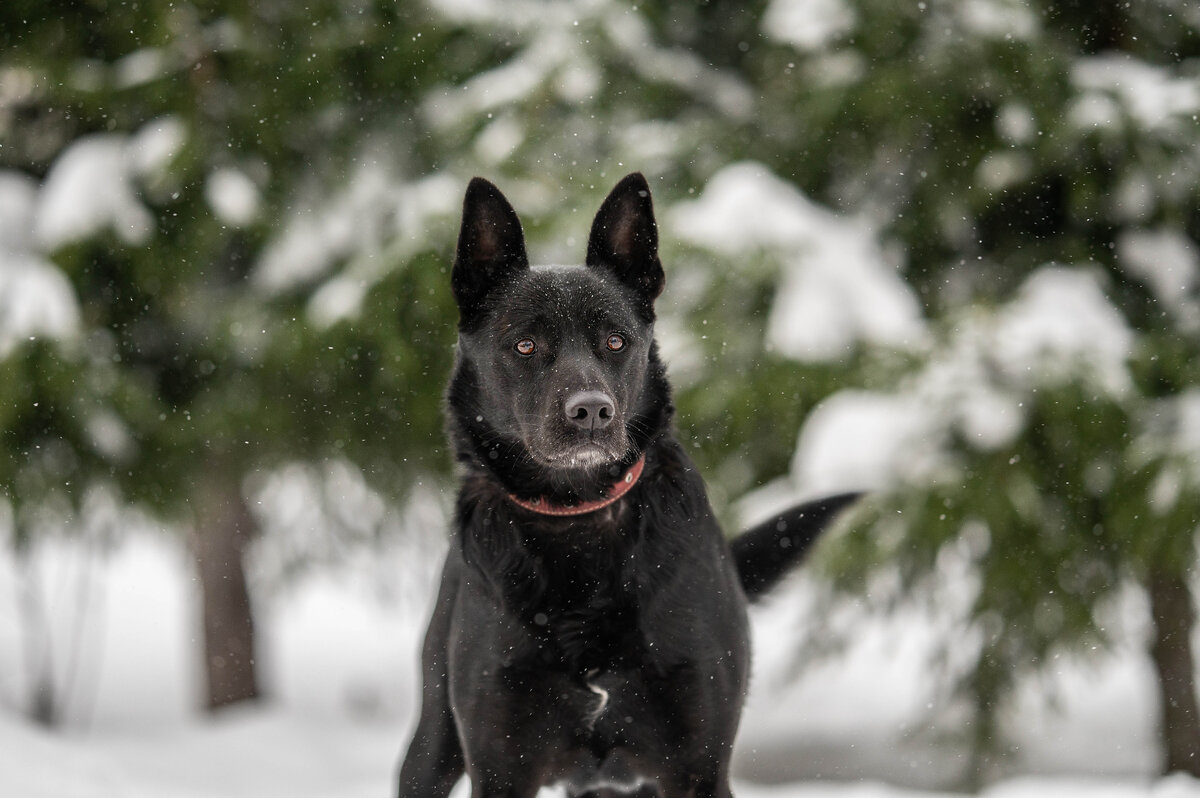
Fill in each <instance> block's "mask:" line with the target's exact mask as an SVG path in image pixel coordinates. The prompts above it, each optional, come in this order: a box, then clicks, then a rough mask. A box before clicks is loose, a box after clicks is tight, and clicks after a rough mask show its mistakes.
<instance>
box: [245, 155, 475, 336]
mask: <svg viewBox="0 0 1200 798" xmlns="http://www.w3.org/2000/svg"><path fill="white" fill-rule="evenodd" d="M380 157H382V156H380ZM382 163H383V162H382V161H381V160H379V159H378V158H376V156H375V155H373V154H372V153H371V152H369V151H364V152H363V153H361V155H360V157H359V159H358V165H357V168H356V169H355V170H354V172H353V173H352V174H351V175H350V177H349V178H348V180H347V182H346V185H345V186H343V187H342V189H341V190H340V191H337V192H336V193H334V194H332V196H326V194H325V193H324V192H322V193H321V194H319V195H315V194H314V196H311V197H309V198H308V199H307V200H305V201H301V202H298V203H297V205H296V206H295V207H294V208H293V209H292V210H291V212H290V218H289V219H288V220H287V221H286V222H285V223H284V224H283V225H282V231H281V232H280V233H279V234H278V235H277V236H276V237H275V238H274V239H273V240H272V241H271V242H270V243H269V244H267V246H266V247H265V248H264V250H263V253H262V255H261V256H260V257H259V260H258V262H257V263H256V264H255V268H254V273H253V276H252V283H253V285H254V287H255V289H256V290H257V291H259V292H261V293H262V294H265V295H268V296H270V295H274V294H280V293H285V292H287V291H291V290H294V289H296V288H297V287H299V286H302V285H304V284H305V283H311V282H318V281H321V280H325V281H326V283H327V284H326V283H322V284H321V285H320V286H319V287H318V288H317V290H316V291H315V292H314V293H313V295H312V296H311V297H310V298H309V301H308V306H307V313H308V317H309V319H310V320H311V321H312V322H314V323H315V324H316V325H317V326H318V327H328V326H329V325H332V324H334V323H336V322H338V321H340V320H342V319H347V318H354V317H355V316H356V315H357V313H358V311H359V309H360V308H361V305H362V299H363V298H364V297H365V296H366V293H367V290H368V289H369V288H370V287H371V286H373V285H374V284H375V283H377V282H378V281H379V280H380V279H382V278H383V277H384V276H385V275H386V274H387V270H388V269H389V268H390V267H391V266H392V265H393V264H395V263H401V262H404V261H405V260H406V259H408V258H409V257H411V256H412V255H413V254H415V253H417V252H419V251H421V250H422V249H424V248H427V247H430V246H432V245H433V242H435V241H437V242H438V243H439V244H440V243H441V242H444V241H446V240H452V238H451V236H452V233H451V232H450V228H449V220H450V219H451V218H452V217H454V216H455V215H456V214H457V213H458V210H459V208H460V207H461V206H460V203H461V202H462V186H463V185H465V181H460V180H458V179H457V178H455V177H454V176H453V175H450V174H446V173H436V174H432V175H429V176H427V177H424V178H420V179H417V180H413V181H404V180H401V179H398V178H397V176H396V175H395V174H392V173H390V171H389V169H387V168H384V167H383V166H381V164H382ZM339 266H340V267H341V269H340V270H338V267H339ZM331 272H333V274H330V273H331Z"/></svg>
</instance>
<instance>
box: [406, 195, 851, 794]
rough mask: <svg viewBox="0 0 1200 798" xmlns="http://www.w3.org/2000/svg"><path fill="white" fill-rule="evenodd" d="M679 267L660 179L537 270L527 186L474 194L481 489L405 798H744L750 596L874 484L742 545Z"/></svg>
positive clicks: (476, 490) (456, 441) (473, 335)
mask: <svg viewBox="0 0 1200 798" xmlns="http://www.w3.org/2000/svg"><path fill="white" fill-rule="evenodd" d="M663 282H664V279H663V269H662V265H661V263H660V262H659V258H658V232H657V227H656V224H655V221H654V214H653V207H652V204H651V199H650V190H649V186H648V185H647V184H646V181H645V179H644V178H643V177H642V176H641V175H640V174H632V175H629V176H628V177H626V178H625V179H623V180H622V181H621V182H620V183H619V184H618V185H617V186H616V188H614V189H613V191H612V192H611V193H610V194H609V196H608V198H607V199H605V201H604V203H603V204H602V206H601V208H600V211H599V212H598V213H597V215H596V219H595V221H594V222H593V225H592V231H591V235H590V236H589V240H588V247H587V257H586V265H584V266H575V267H533V268H531V267H530V266H529V262H528V257H527V255H526V252H525V244H524V237H523V234H522V232H521V226H520V222H519V221H518V219H517V215H516V213H515V212H514V211H513V209H512V207H511V206H510V205H509V203H508V201H507V200H506V199H505V198H504V196H503V195H502V194H501V193H500V191H499V190H498V189H497V188H496V187H495V186H493V185H492V184H490V183H488V182H487V181H485V180H482V179H479V178H476V179H475V180H473V181H472V182H471V184H470V186H469V187H468V190H467V195H466V199H465V200H464V203H463V224H462V231H461V233H460V236H459V242H458V250H457V256H456V260H455V264H454V270H453V275H452V283H453V290H454V294H455V297H456V299H457V301H458V305H459V311H460V321H459V345H458V350H457V354H456V359H455V364H454V372H453V375H452V377H451V380H450V386H449V389H448V392H447V415H448V427H449V432H450V437H451V440H452V443H453V445H454V449H455V453H456V456H457V459H458V461H459V464H460V468H461V470H462V483H461V488H460V491H459V496H458V502H457V507H456V513H455V527H454V534H453V539H452V543H451V548H450V551H449V553H448V555H447V558H446V564H445V567H444V570H443V575H442V584H441V588H440V591H439V595H438V598H437V602H436V604H435V608H434V612H433V617H432V618H431V620H430V624H429V629H428V632H427V633H426V638H425V645H424V649H423V654H422V669H423V679H424V692H423V699H422V708H421V717H420V720H419V722H418V725H417V728H416V731H415V733H414V736H413V740H412V742H411V744H410V746H409V749H408V753H407V755H406V757H405V760H404V763H403V765H402V767H401V771H400V793H399V794H400V796H401V798H437V797H440V796H445V795H447V794H448V792H449V791H450V788H451V787H452V786H453V785H454V783H455V782H456V781H457V780H458V779H459V778H460V776H461V775H462V774H463V773H464V772H465V773H466V774H467V775H468V776H469V778H470V780H471V784H472V793H471V794H472V795H473V796H476V798H483V797H485V796H486V797H489V798H490V797H491V796H512V797H514V798H515V797H517V796H529V797H530V798H532V796H534V795H535V794H536V793H537V791H538V789H539V788H540V787H542V786H545V785H549V784H555V783H561V784H564V785H566V787H567V790H568V793H569V794H570V795H571V796H575V797H577V798H583V796H596V797H597V798H599V797H600V796H611V795H618V794H633V795H638V796H643V797H644V798H645V797H648V796H656V795H657V796H662V798H675V797H676V796H714V797H716V796H720V797H722V798H728V796H730V792H729V756H730V749H731V746H732V743H733V738H734V734H735V732H736V730H737V725H738V719H739V716H740V714H741V707H742V702H743V699H744V696H745V690H746V680H747V677H748V671H749V637H748V629H747V620H746V603H747V597H748V596H750V597H755V596H758V595H761V594H762V593H763V592H765V591H766V590H767V589H769V587H770V586H771V585H773V584H774V583H776V582H777V581H778V580H779V579H781V578H782V577H783V575H784V574H785V573H786V572H787V571H788V569H789V568H790V567H791V566H792V565H793V564H795V563H796V562H798V561H799V560H800V559H801V557H802V556H803V553H804V551H805V550H806V549H807V548H808V546H809V544H811V542H812V541H813V539H815V538H816V536H817V534H818V533H819V532H820V530H821V528H823V527H824V526H825V525H826V523H827V522H828V521H829V520H830V518H831V517H832V516H833V515H834V514H835V513H836V512H837V511H838V510H840V509H841V508H843V507H844V506H846V505H847V504H849V503H850V502H851V501H853V499H854V497H853V496H850V495H846V496H840V497H833V498H831V499H828V500H825V501H823V502H816V503H812V504H809V505H804V506H802V507H799V508H795V509H794V510H792V511H788V512H787V513H784V514H782V515H781V516H778V517H776V518H773V519H772V520H771V521H769V522H767V523H765V524H763V525H760V526H759V527H756V528H755V529H753V530H751V531H750V532H749V533H747V535H746V536H744V537H742V538H739V539H737V540H736V541H735V542H734V543H733V547H732V549H731V548H730V545H729V544H728V543H727V542H726V540H725V538H724V537H723V536H722V534H721V531H720V529H719V528H718V526H717V523H716V520H715V519H714V517H713V513H712V509H711V508H710V507H709V504H708V499H707V496H706V493H705V489H704V484H703V482H702V481H701V479H700V477H699V475H698V473H697V471H696V467H695V466H694V465H693V464H692V462H691V461H690V460H689V458H688V457H687V455H686V453H685V452H684V450H683V448H682V447H681V446H680V445H679V443H678V442H677V441H676V440H675V438H674V435H673V433H672V430H671V417H672V413H673V408H672V406H671V394H670V389H669V387H668V384H667V380H666V374H665V370H664V368H663V365H662V362H661V360H660V359H659V355H658V348H657V345H656V344H655V342H654V321H655V315H654V300H655V299H656V298H657V297H658V295H659V293H660V292H661V291H662V287H663ZM639 462H640V463H643V465H642V471H641V472H640V473H641V476H640V479H638V480H636V481H634V480H633V478H632V475H633V474H634V473H636V464H638V463H639ZM631 469H632V470H631ZM626 475H629V476H628V478H627V479H626V478H625V477H626ZM621 483H624V485H623V487H622V488H621V489H625V488H627V489H628V492H626V493H624V494H623V495H620V497H619V498H616V499H613V497H614V496H616V495H617V494H616V493H612V491H615V490H617V486H618V485H619V484H621ZM630 485H632V487H629V486H630ZM533 501H536V502H539V503H538V504H530V502H533ZM592 503H596V504H592ZM601 505H602V506H601ZM529 507H532V508H533V509H528V508H529ZM589 508H592V509H589ZM551 510H561V511H563V512H574V511H579V510H588V511H587V512H582V513H580V514H578V515H551V514H547V512H549V511H551Z"/></svg>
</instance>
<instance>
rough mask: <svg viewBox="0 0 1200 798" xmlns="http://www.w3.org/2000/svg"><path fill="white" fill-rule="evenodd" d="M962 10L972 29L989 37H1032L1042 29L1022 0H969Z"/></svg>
mask: <svg viewBox="0 0 1200 798" xmlns="http://www.w3.org/2000/svg"><path fill="white" fill-rule="evenodd" d="M959 14H960V15H961V18H962V21H963V25H964V27H965V28H966V29H967V30H968V31H970V32H971V33H973V34H976V35H978V36H980V37H983V38H988V39H999V40H1005V41H1007V40H1013V39H1016V40H1018V41H1029V40H1032V39H1035V38H1037V35H1038V33H1039V32H1040V30H1041V28H1040V23H1039V21H1038V19H1037V17H1036V16H1035V15H1034V12H1033V11H1031V10H1030V9H1029V7H1028V6H1027V5H1025V4H1024V3H1023V2H1019V0H966V2H964V3H961V4H960V5H959Z"/></svg>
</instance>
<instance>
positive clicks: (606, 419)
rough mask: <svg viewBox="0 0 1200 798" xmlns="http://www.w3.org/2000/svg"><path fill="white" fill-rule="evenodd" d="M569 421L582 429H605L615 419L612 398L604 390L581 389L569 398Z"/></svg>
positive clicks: (565, 410)
mask: <svg viewBox="0 0 1200 798" xmlns="http://www.w3.org/2000/svg"><path fill="white" fill-rule="evenodd" d="M563 411H564V412H565V413H566V414H567V421H569V422H571V423H572V424H574V425H575V426H577V427H579V428H580V429H587V430H597V429H604V428H605V427H607V426H608V425H609V424H610V423H611V422H612V420H613V413H614V411H615V408H614V407H613V400H612V398H611V397H610V396H609V395H608V394H606V393H604V392H603V391H580V392H579V393H576V394H573V395H572V396H570V397H569V398H568V399H567V404H566V405H565V406H564V408H563Z"/></svg>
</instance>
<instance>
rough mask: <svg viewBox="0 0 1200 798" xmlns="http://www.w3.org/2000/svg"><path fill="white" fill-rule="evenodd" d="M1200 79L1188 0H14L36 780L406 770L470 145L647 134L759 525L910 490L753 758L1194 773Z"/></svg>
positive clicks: (821, 609) (511, 189) (674, 252)
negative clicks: (820, 505)
mask: <svg viewBox="0 0 1200 798" xmlns="http://www.w3.org/2000/svg"><path fill="white" fill-rule="evenodd" d="M1198 113H1200V6H1197V5H1196V4H1195V3H1192V2H1190V1H1189V0H1139V1H1138V2H1137V3H1127V2H1123V1H1118V0H1094V1H1093V2H1051V1H1050V0H1024V1H1021V0H962V1H961V2H958V1H955V0H924V1H923V2H912V3H894V2H890V1H889V2H885V1H884V0H751V1H750V2H745V1H744V0H737V1H736V2H734V0H708V1H707V2H703V1H702V0H664V1H663V2H654V3H651V2H635V1H634V0H556V1H553V2H552V1H550V0H511V1H508V2H501V1H500V0H388V1H386V2H385V1H384V0H310V1H307V2H291V1H290V0H261V1H259V2H246V1H245V0H205V1H204V2H201V0H175V2H169V3H168V2H155V1H153V0H142V1H141V2H136V1H135V0H126V1H124V2H115V0H114V1H112V2H110V1H109V0H84V1H81V2H73V3H47V2H42V1H40V0H36V1H35V0H7V2H5V3H3V4H2V5H0V541H2V544H3V552H2V553H0V739H2V740H4V741H5V742H4V745H3V746H0V749H2V750H0V763H3V762H4V760H5V757H6V756H7V757H8V758H9V762H8V764H7V765H0V787H3V786H5V785H7V787H6V789H5V790H0V791H2V792H5V794H11V795H55V796H66V795H80V796H93V795H134V794H136V795H141V794H153V795H175V794H187V795H210V794H211V795H218V794H219V795H243V794H244V795H270V794H280V795H284V794H286V795H332V794H341V795H346V794H355V795H357V794H362V795H368V794H372V795H373V794H380V791H382V792H383V794H388V793H390V790H391V788H390V786H388V782H387V780H388V779H389V778H390V773H391V769H392V767H393V765H394V763H395V761H396V758H397V756H398V754H399V751H400V749H401V747H402V745H403V744H404V742H405V740H406V739H407V734H408V728H409V723H410V721H411V719H412V718H411V712H412V707H413V705H414V702H415V699H416V695H417V691H418V690H419V685H418V681H417V676H416V673H415V670H414V667H415V662H416V656H417V652H416V649H417V646H418V644H419V635H420V631H421V627H422V626H423V621H424V614H425V612H426V602H427V601H428V599H429V590H430V586H431V585H432V584H433V580H434V576H435V574H436V571H437V567H438V559H439V557H440V554H441V552H442V551H443V550H444V546H445V534H446V513H447V509H448V507H449V506H450V504H451V502H452V496H453V480H452V477H453V475H452V469H451V458H450V456H449V454H448V452H447V450H446V446H445V443H444V438H443V433H442V421H441V395H442V388H443V384H444V382H445V380H446V377H447V375H448V372H449V366H450V363H451V360H452V357H453V342H454V336H455V323H456V311H455V308H454V306H453V302H452V299H451V295H450V291H449V287H448V269H449V265H450V258H451V257H452V253H453V244H454V240H455V236H456V233H457V224H458V214H459V210H460V207H461V198H462V193H463V190H464V188H465V185H466V182H467V181H468V180H469V179H470V177H471V176H473V175H483V176H486V177H488V178H489V179H491V180H492V181H493V182H495V183H497V184H498V185H499V186H500V187H501V188H502V189H503V191H504V192H505V193H506V195H507V196H508V197H509V199H510V200H511V201H512V202H513V204H514V206H515V207H516V209H517V211H518V213H519V214H520V216H521V218H522V221H523V223H524V224H525V227H526V235H527V238H528V241H529V244H530V252H531V256H532V258H533V260H534V261H535V262H578V261H581V260H582V255H583V248H584V242H585V236H586V234H587V230H588V225H589V224H590V222H591V219H592V215H593V214H594V212H595V210H596V208H597V207H598V205H599V202H600V201H601V199H602V198H603V197H604V195H605V194H606V193H607V191H608V190H609V189H610V188H611V186H612V185H613V184H615V183H616V181H617V180H619V179H620V178H621V177H622V176H623V175H625V174H626V173H628V172H630V171H635V170H637V171H642V172H643V173H645V174H646V176H647V177H648V179H649V180H650V183H651V186H652V189H653V191H654V199H655V203H656V211H657V214H658V219H659V225H660V236H661V239H662V246H663V252H662V254H663V260H664V264H665V266H666V270H667V280H668V283H667V289H666V292H665V294H664V295H663V297H662V298H661V299H660V300H659V304H658V308H659V314H660V317H661V318H660V322H659V329H658V333H659V337H660V340H661V343H662V346H663V351H664V355H665V357H666V360H667V361H668V364H669V373H670V376H671V378H672V380H673V383H674V386H675V391H676V399H677V406H678V419H677V425H678V428H679V433H680V436H681V439H682V440H683V441H684V443H685V445H686V446H687V447H688V448H689V449H690V450H691V451H692V454H693V456H694V457H695V459H696V461H697V463H698V464H699V465H700V467H701V469H702V471H703V473H704V476H705V478H706V480H707V482H708V484H709V488H710V491H711V497H712V500H713V502H714V505H715V506H716V507H717V509H718V512H719V513H720V515H721V517H722V518H723V519H724V520H725V522H726V525H727V528H728V529H729V530H736V529H738V528H741V527H742V526H744V525H745V524H747V523H750V522H752V521H754V520H756V519H757V518H759V517H761V516H763V515H765V514H766V513H768V512H770V511H771V510H772V509H773V508H776V507H778V506H780V505H782V504H787V503H789V502H792V501H796V500H799V499H802V498H807V497H812V496H815V495H818V494H821V493H825V492H830V491H833V490H839V489H843V488H847V487H868V488H871V489H873V490H874V494H873V497H872V500H871V501H870V502H869V504H868V506H867V507H866V508H865V509H863V510H862V511H860V512H858V513H856V514H855V515H854V517H853V518H851V519H849V520H848V522H847V523H846V524H844V525H843V526H842V528H840V529H839V530H838V531H837V532H835V533H834V534H832V535H831V536H830V537H829V538H828V539H827V540H825V541H824V542H823V544H822V546H821V547H820V549H819V551H818V552H817V554H816V555H815V556H814V559H813V563H812V566H811V567H810V568H808V569H807V570H806V574H805V575H804V576H803V577H801V578H799V579H797V580H796V581H795V582H794V583H793V584H792V585H791V586H790V587H789V588H788V589H787V590H785V591H783V592H781V594H780V596H779V597H776V598H775V599H774V600H773V601H772V602H770V603H769V604H768V606H767V607H766V608H764V609H763V610H761V611H759V612H758V613H756V616H755V619H756V620H755V622H756V628H757V629H758V630H759V631H758V638H759V639H758V649H759V662H760V664H759V671H758V673H757V675H756V680H755V691H756V692H755V696H754V697H752V699H751V706H750V709H749V711H748V714H747V717H746V721H745V722H744V724H743V734H742V738H741V739H742V750H743V753H741V754H739V773H740V774H741V777H742V778H743V779H744V780H746V782H747V783H748V784H749V783H751V782H754V781H798V780H806V779H814V778H831V777H832V778H837V779H850V780H853V779H862V778H869V779H876V780H886V781H888V782H892V783H896V784H900V785H907V787H909V788H914V789H915V788H922V789H970V788H979V787H985V786H986V785H989V784H992V783H993V782H995V781H996V780H998V779H999V780H1004V779H1011V778H1013V777H1014V776H1015V775H1019V774H1023V773H1060V774H1061V773H1074V774H1082V775H1081V776H1080V777H1081V778H1099V777H1105V778H1107V777H1109V776H1121V777H1123V778H1126V779H1133V780H1134V781H1135V782H1136V783H1138V784H1141V785H1143V787H1144V789H1153V790H1158V791H1157V792H1155V793H1154V794H1155V795H1160V794H1171V795H1193V794H1200V787H1197V786H1196V784H1197V782H1194V781H1191V780H1190V779H1188V778H1187V777H1184V776H1177V777H1175V778H1174V779H1168V780H1166V781H1163V782H1157V781H1155V779H1156V778H1157V777H1158V776H1159V775H1160V774H1164V773H1168V772H1177V771H1183V772H1186V773H1190V774H1192V775H1193V776H1200V712H1198V711H1197V697H1196V696H1197V693H1196V673H1197V665H1196V657H1195V644H1196V642H1197V637H1196V623H1195V596H1196V587H1197V585H1198V584H1200V583H1198V582H1197V579H1196V572H1195V565H1196V559H1197V554H1196V551H1197V550H1196V528H1197V523H1198V519H1200V387H1198V385H1200V383H1198V379H1197V378H1198V376H1200V374H1198V372H1200V249H1198V242H1200V203H1198V200H1200V124H1198V122H1197V114H1198ZM217 710H221V711H219V712H218V711H217ZM46 729H49V730H52V731H51V732H49V733H47V732H45V731H43V730H46ZM6 752H7V753H6ZM68 762H70V763H72V767H71V768H65V767H63V765H65V764H66V763H68ZM214 764H216V765H219V766H220V767H218V768H217V773H218V775H214V771H213V765H214ZM5 773H7V774H8V775H7V776H6V775H3V774H5ZM289 778H290V779H291V781H290V782H289V781H287V779H289ZM6 779H9V780H10V781H6ZM280 779H283V781H282V782H281V781H280ZM281 783H282V784H284V785H287V786H283V787H281V786H280V785H281ZM1012 783H1013V782H1011V781H1009V782H1008V784H1009V785H1010V787H1011V785H1012ZM1018 783H1019V782H1018ZM1147 784H1148V785H1151V786H1150V787H1145V785H1147ZM146 785H153V786H146ZM179 785H183V786H182V787H181V786H179ZM1154 785H1157V786H1154ZM206 789H207V790H209V791H208V792H205V790H206ZM753 789H755V788H753V787H751V786H747V787H745V788H744V790H743V792H744V793H745V794H751V791H752V790H753ZM881 789H882V788H881ZM1012 789H1017V788H1012ZM1030 789H1033V788H1030ZM1056 789H1058V788H1056ZM1079 789H1080V790H1082V791H1081V792H1080V793H1079V794H1081V795H1084V794H1095V793H1094V792H1089V791H1088V790H1087V789H1085V788H1079ZM172 790H174V791H172ZM355 790H360V792H355ZM1018 791H1019V790H1018ZM753 794H758V793H753ZM771 794H773V795H774V794H778V795H783V794H784V793H771ZM786 794H787V795H792V794H793V793H792V792H788V793H786ZM796 794H799V793H796ZM803 794H805V795H817V794H818V793H815V792H804V793H803ZM820 794H822V795H824V794H825V793H820ZM838 794H844V793H838ZM855 794H856V795H861V794H865V793H855ZM870 794H871V795H875V794H876V793H874V792H872V793H870ZM878 794H880V795H884V794H886V795H892V794H893V793H892V792H880V793H878ZM1023 794H1033V792H1029V791H1026V792H1025V793H1023ZM1046 794H1048V795H1049V794H1054V795H1063V794H1068V793H1067V792H1064V791H1062V790H1059V791H1054V790H1051V791H1050V792H1047V793H1046ZM1106 794H1107V793H1106ZM1113 794H1114V795H1115V794H1118V793H1113ZM1119 794H1121V795H1124V794H1125V793H1119ZM1130 794H1149V793H1146V792H1145V791H1144V790H1143V792H1140V793H1130Z"/></svg>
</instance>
